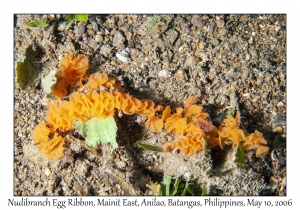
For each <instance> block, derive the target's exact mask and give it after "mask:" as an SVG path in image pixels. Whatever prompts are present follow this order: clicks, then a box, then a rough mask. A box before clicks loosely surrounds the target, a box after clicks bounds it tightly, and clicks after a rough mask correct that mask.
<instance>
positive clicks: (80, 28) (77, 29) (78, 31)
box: [74, 25, 85, 36]
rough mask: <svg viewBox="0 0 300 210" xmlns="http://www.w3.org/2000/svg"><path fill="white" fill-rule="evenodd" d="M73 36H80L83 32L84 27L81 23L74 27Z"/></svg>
mask: <svg viewBox="0 0 300 210" xmlns="http://www.w3.org/2000/svg"><path fill="white" fill-rule="evenodd" d="M74 33H75V36H82V35H83V34H84V33H85V27H84V26H83V25H80V26H75V27H74Z"/></svg>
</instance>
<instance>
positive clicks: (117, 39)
mask: <svg viewBox="0 0 300 210" xmlns="http://www.w3.org/2000/svg"><path fill="white" fill-rule="evenodd" d="M124 42H125V37H124V36H123V34H122V33H121V32H120V31H117V32H116V34H115V35H114V39H113V46H114V47H117V48H124Z"/></svg>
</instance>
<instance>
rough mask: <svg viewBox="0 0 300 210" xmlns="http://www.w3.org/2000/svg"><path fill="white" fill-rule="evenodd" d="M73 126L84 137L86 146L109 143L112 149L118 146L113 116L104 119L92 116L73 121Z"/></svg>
mask: <svg viewBox="0 0 300 210" xmlns="http://www.w3.org/2000/svg"><path fill="white" fill-rule="evenodd" d="M75 128H76V129H77V131H78V133H80V134H81V135H82V136H83V137H84V138H85V142H86V145H87V146H92V147H97V145H98V144H110V145H111V146H112V147H113V149H116V148H118V144H117V140H116V139H117V125H116V122H115V120H114V118H113V117H110V118H106V119H98V118H96V117H93V118H91V119H90V120H88V121H86V122H79V121H75Z"/></svg>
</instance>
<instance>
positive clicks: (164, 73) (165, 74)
mask: <svg viewBox="0 0 300 210" xmlns="http://www.w3.org/2000/svg"><path fill="white" fill-rule="evenodd" d="M171 75H172V73H171V72H170V71H169V70H166V69H163V70H161V71H160V72H158V76H159V77H169V76H171Z"/></svg>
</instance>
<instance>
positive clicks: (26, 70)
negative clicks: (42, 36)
mask: <svg viewBox="0 0 300 210" xmlns="http://www.w3.org/2000/svg"><path fill="white" fill-rule="evenodd" d="M34 57H35V53H34V51H33V49H32V45H29V46H28V47H27V48H26V50H25V54H24V56H23V59H21V60H20V61H17V62H16V73H17V83H18V84H19V86H20V87H21V89H23V90H24V89H25V88H26V87H27V86H29V85H32V84H33V82H34V80H35V78H36V77H37V76H38V74H39V70H38V69H37V68H35V67H34V66H33V65H32V63H33V60H34Z"/></svg>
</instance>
